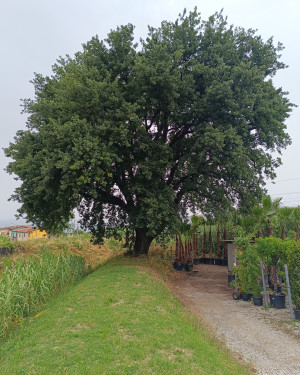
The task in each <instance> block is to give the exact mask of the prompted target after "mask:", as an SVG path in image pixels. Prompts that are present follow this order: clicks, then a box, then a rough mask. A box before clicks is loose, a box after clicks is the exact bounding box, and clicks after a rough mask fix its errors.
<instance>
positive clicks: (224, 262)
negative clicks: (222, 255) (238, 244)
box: [222, 259, 228, 267]
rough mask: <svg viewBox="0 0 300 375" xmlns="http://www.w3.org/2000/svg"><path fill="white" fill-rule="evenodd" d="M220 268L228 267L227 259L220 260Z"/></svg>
mask: <svg viewBox="0 0 300 375" xmlns="http://www.w3.org/2000/svg"><path fill="white" fill-rule="evenodd" d="M222 266H225V267H227V266H228V259H222Z"/></svg>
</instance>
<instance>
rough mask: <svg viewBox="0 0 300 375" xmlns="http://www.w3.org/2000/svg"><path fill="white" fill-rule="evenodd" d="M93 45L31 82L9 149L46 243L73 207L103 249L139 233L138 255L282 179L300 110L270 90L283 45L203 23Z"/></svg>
mask: <svg viewBox="0 0 300 375" xmlns="http://www.w3.org/2000/svg"><path fill="white" fill-rule="evenodd" d="M133 30H134V27H133V26H132V25H130V24H129V25H127V26H121V27H119V28H117V30H115V31H111V32H110V33H109V34H108V37H107V39H106V40H104V41H100V40H99V39H98V37H94V38H92V39H91V40H90V41H89V42H87V43H86V44H85V45H83V50H82V51H81V52H78V53H76V54H75V56H74V57H73V58H71V57H69V56H67V57H66V58H60V59H59V60H58V61H57V63H56V64H55V65H54V66H53V74H52V75H51V76H50V77H48V76H46V77H44V76H42V75H40V74H36V75H35V79H34V80H33V84H34V87H35V98H34V99H33V100H24V110H25V112H27V113H28V114H29V117H28V124H27V130H25V131H19V132H18V133H17V135H16V137H15V141H14V143H11V144H10V146H9V147H8V148H7V149H6V150H5V152H6V155H7V156H9V157H11V158H12V160H13V161H12V162H10V163H9V165H8V167H7V170H8V172H10V173H14V174H15V175H16V176H18V178H19V179H20V180H21V185H20V187H19V188H17V189H16V192H15V194H14V195H13V199H15V200H17V201H19V202H21V203H22V205H21V208H20V210H19V212H20V214H23V215H25V216H26V217H27V219H28V220H30V221H31V222H33V223H35V224H36V225H38V226H41V227H43V228H45V229H46V230H54V229H57V228H58V227H61V226H64V225H65V224H66V223H67V222H68V221H69V219H70V217H71V215H72V211H73V209H74V208H78V210H79V212H80V214H81V217H82V223H83V224H84V225H85V226H86V227H87V228H89V229H90V230H91V231H92V232H93V234H94V235H95V237H96V238H98V239H100V238H101V237H102V235H103V233H104V232H103V228H104V227H105V226H107V225H109V226H112V225H125V226H128V227H130V228H134V230H135V238H136V241H135V252H136V253H137V254H138V253H147V251H148V247H149V245H150V243H151V241H152V239H153V238H155V237H156V236H157V235H158V234H160V233H161V232H162V231H163V230H164V229H165V228H171V227H172V226H173V225H174V224H176V223H177V221H178V218H180V217H182V216H183V215H184V214H185V213H186V212H187V210H188V209H195V208H198V209H201V210H202V212H209V211H211V210H212V209H215V210H217V209H220V208H222V209H227V208H228V207H230V206H232V205H235V206H245V205H249V204H251V203H252V202H253V201H254V200H255V199H257V198H259V197H260V196H261V194H262V192H263V185H264V179H265V178H274V176H275V172H274V171H275V168H276V167H277V166H279V165H280V163H281V161H280V159H279V158H275V157H273V156H272V155H274V154H273V152H275V151H277V152H279V153H280V151H281V150H282V149H283V148H285V147H286V146H287V145H288V144H289V143H290V138H289V136H288V134H287V133H286V126H285V124H284V122H285V120H286V118H287V117H288V114H289V112H290V110H291V107H292V104H291V103H290V102H289V100H288V99H287V97H286V93H284V92H283V91H282V89H280V88H279V89H278V88H275V87H274V84H273V81H272V79H273V77H274V75H275V73H276V72H277V71H278V70H279V69H283V68H285V65H284V64H283V63H282V62H280V60H279V59H280V56H279V53H280V51H281V50H282V46H281V45H280V44H279V45H278V46H274V44H273V40H272V38H270V39H269V40H267V41H263V40H262V38H261V37H260V36H259V35H257V33H256V32H255V31H253V30H247V31H246V30H244V29H242V28H234V27H232V26H229V25H228V24H227V21H226V19H225V18H224V17H223V15H222V13H218V14H215V15H214V16H212V17H210V18H209V19H208V21H202V20H201V17H200V15H199V14H198V13H197V10H196V9H195V11H193V12H191V13H190V14H187V13H186V12H184V13H183V15H180V16H179V18H178V19H177V20H176V21H175V22H166V21H164V22H162V24H161V26H160V27H159V28H157V29H156V28H149V34H148V37H147V38H146V40H144V41H141V44H140V46H138V45H137V44H135V43H134V37H133Z"/></svg>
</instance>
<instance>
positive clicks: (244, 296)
mask: <svg viewBox="0 0 300 375" xmlns="http://www.w3.org/2000/svg"><path fill="white" fill-rule="evenodd" d="M242 300H243V301H250V300H251V294H248V293H244V292H242Z"/></svg>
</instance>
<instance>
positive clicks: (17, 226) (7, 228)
mask: <svg viewBox="0 0 300 375" xmlns="http://www.w3.org/2000/svg"><path fill="white" fill-rule="evenodd" d="M25 226H26V227H28V225H13V226H10V227H3V228H0V230H13V229H17V228H24V227H25Z"/></svg>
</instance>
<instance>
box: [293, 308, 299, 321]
mask: <svg viewBox="0 0 300 375" xmlns="http://www.w3.org/2000/svg"><path fill="white" fill-rule="evenodd" d="M294 314H295V319H296V320H300V310H294Z"/></svg>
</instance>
